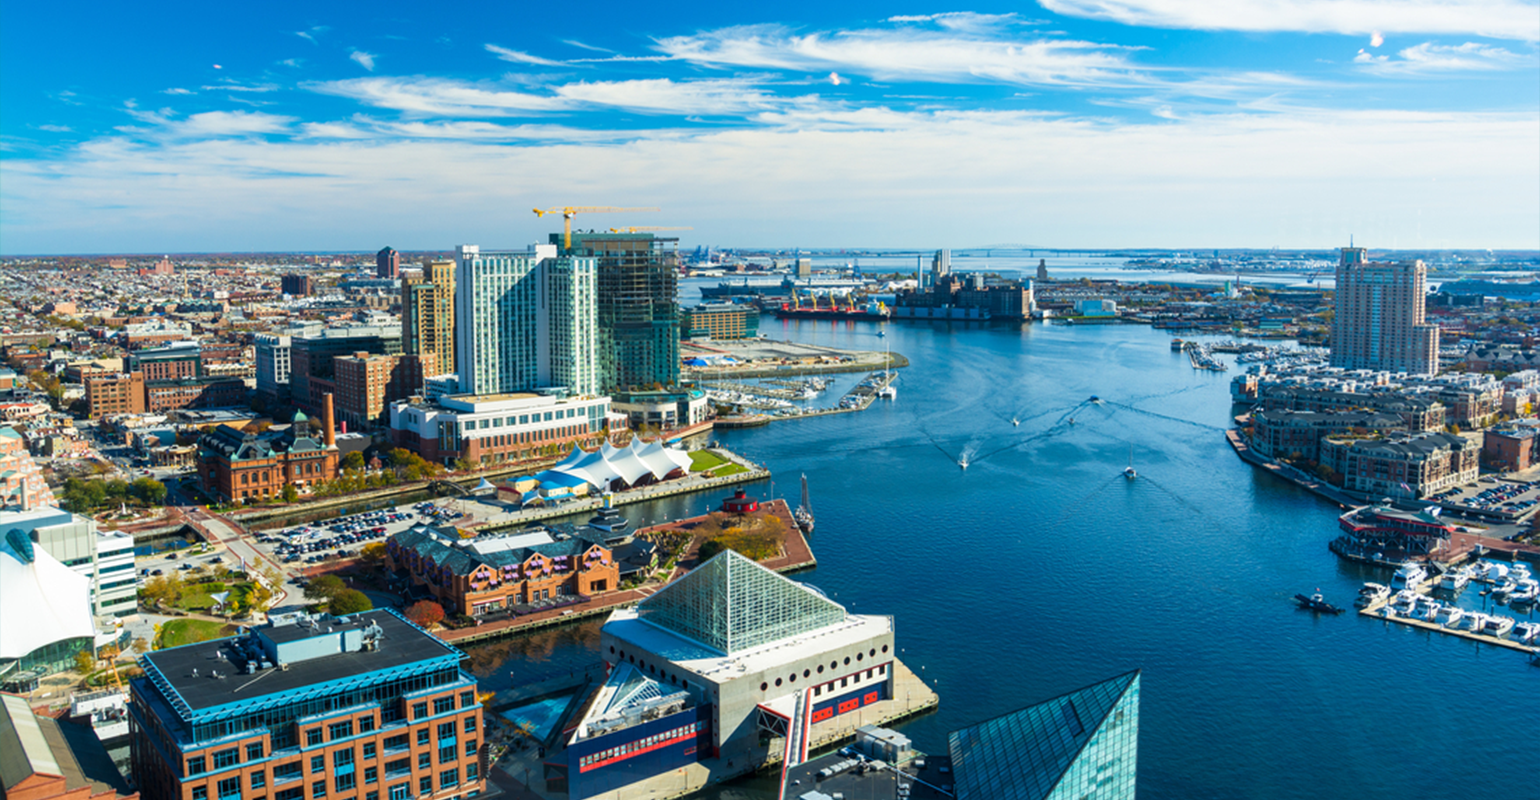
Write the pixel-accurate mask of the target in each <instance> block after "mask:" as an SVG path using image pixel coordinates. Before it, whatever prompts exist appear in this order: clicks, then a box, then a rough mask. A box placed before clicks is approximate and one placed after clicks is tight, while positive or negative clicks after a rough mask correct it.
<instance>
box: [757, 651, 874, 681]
mask: <svg viewBox="0 0 1540 800" xmlns="http://www.w3.org/2000/svg"><path fill="white" fill-rule="evenodd" d="M868 652H869V653H870V654H871V656H872V657H873V658H876V657H877V651H876V650H870V651H868ZM882 652H884V653H886V652H888V646H887V645H883V646H882ZM863 655H865V654H863V653H856V661H861V660H862V658H861V657H862V656H863ZM845 666H847V667H848V666H850V657H849V656H846V657H845ZM838 668H839V664H838V663H837V662H833V661H831V662H829V669H830V670H834V669H838ZM875 669H876V670H877V673H876V674H878V675H882V674H885V673H884V669H885V667H884V666H883V665H878V666H877V667H876V668H875ZM812 674H813V673H812V670H806V669H805V670H802V677H803V678H809V677H812ZM818 674H820V675H822V674H823V665H822V664H819V665H818ZM871 676H872V670H870V669H868V670H867V671H866V677H868V678H870V677H871ZM785 680H786V681H787V682H790V683H796V682H797V673H795V672H793V673H791V674H790V675H788V676H787V677H786V679H785ZM781 683H782V679H780V678H776V679H775V685H776V686H780V685H781ZM840 685H841V686H844V685H845V684H844V682H843V679H841V683H840ZM828 686H829V688H830V689H833V688H834V683H833V682H832V681H831V682H830V683H829V684H828ZM769 688H770V685H769V684H768V683H761V684H760V685H759V690H760V691H761V692H763V691H766V690H767V689H769Z"/></svg>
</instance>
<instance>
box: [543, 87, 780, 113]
mask: <svg viewBox="0 0 1540 800" xmlns="http://www.w3.org/2000/svg"><path fill="white" fill-rule="evenodd" d="M554 91H555V92H556V95H557V96H558V97H562V98H565V99H567V100H570V101H573V102H574V103H583V104H588V105H597V106H609V107H613V108H624V109H629V110H631V111H640V112H652V113H663V114H701V115H721V114H743V113H747V112H751V111H758V110H762V109H767V108H775V107H778V106H782V105H785V104H786V103H788V102H791V101H790V100H789V99H788V98H784V97H779V96H777V95H775V94H772V93H769V92H767V91H765V90H764V89H763V88H761V87H760V86H758V85H757V84H756V83H755V82H753V81H747V80H717V81H713V80H706V81H679V82H676V81H672V80H669V79H667V78H659V79H653V80H637V81H594V82H592V83H589V82H579V83H568V84H564V85H562V86H557V87H555V90H554Z"/></svg>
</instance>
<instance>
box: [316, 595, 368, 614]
mask: <svg viewBox="0 0 1540 800" xmlns="http://www.w3.org/2000/svg"><path fill="white" fill-rule="evenodd" d="M371 608H374V603H372V602H370V601H369V597H368V595H365V594H364V593H363V592H360V591H358V590H357V589H343V590H342V591H339V592H337V593H336V594H334V595H332V599H331V602H330V603H328V604H327V610H328V611H330V612H332V613H333V614H335V615H337V616H339V617H340V616H344V615H347V614H357V613H358V612H360V611H368V610H369V609H371Z"/></svg>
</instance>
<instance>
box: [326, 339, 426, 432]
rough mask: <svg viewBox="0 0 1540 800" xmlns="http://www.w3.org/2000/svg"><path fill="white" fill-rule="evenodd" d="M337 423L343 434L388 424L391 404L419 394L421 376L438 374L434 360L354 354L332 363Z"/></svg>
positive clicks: (421, 356)
mask: <svg viewBox="0 0 1540 800" xmlns="http://www.w3.org/2000/svg"><path fill="white" fill-rule="evenodd" d="M333 369H334V371H335V383H336V387H337V395H336V403H337V407H336V413H337V420H338V422H340V423H341V424H342V425H343V429H344V430H346V429H348V428H349V427H351V429H352V430H354V431H366V430H370V429H372V428H375V427H383V426H384V425H386V424H388V423H389V421H390V413H389V408H390V404H391V403H393V402H395V401H397V400H405V399H407V398H408V397H412V396H414V395H418V394H421V393H422V386H423V376H424V375H433V374H437V372H438V369H437V356H436V354H435V353H433V352H432V351H428V352H426V353H422V354H419V355H404V354H403V355H398V356H385V355H375V354H372V353H354V354H353V355H351V356H338V357H337V358H336V359H335V360H334V361H333Z"/></svg>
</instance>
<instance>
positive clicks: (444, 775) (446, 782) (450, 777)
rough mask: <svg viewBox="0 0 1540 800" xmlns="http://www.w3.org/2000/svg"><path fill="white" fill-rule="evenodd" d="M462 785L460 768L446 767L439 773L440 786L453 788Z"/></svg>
mask: <svg viewBox="0 0 1540 800" xmlns="http://www.w3.org/2000/svg"><path fill="white" fill-rule="evenodd" d="M459 785H460V770H458V769H446V770H444V771H443V772H440V773H439V774H438V788H440V789H452V788H454V787H456V786H459Z"/></svg>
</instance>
